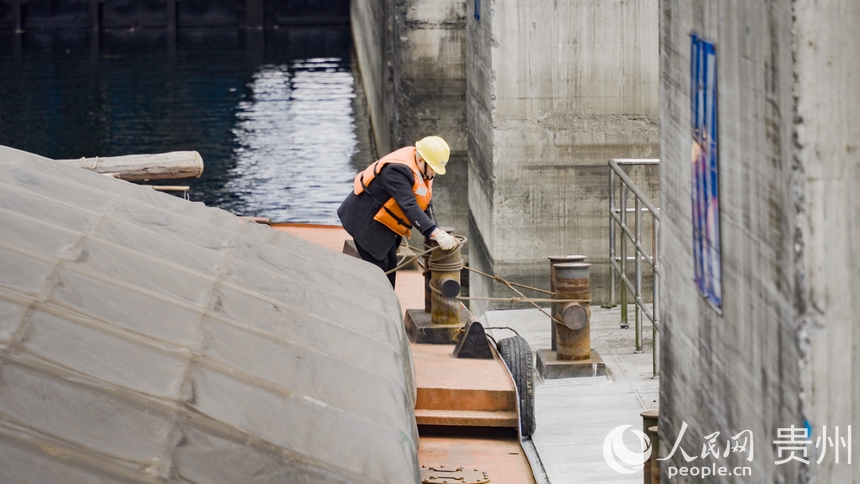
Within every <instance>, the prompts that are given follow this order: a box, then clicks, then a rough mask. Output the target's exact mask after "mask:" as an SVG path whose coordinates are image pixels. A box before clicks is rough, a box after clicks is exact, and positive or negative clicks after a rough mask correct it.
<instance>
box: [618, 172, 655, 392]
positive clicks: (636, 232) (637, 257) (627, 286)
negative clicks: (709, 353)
mask: <svg viewBox="0 0 860 484" xmlns="http://www.w3.org/2000/svg"><path fill="white" fill-rule="evenodd" d="M659 163H660V160H657V159H617V158H613V159H611V160H609V168H610V170H609V219H610V222H609V266H610V269H609V272H610V276H611V289H610V300H611V302H612V304H615V286H616V279H617V278H618V279H620V281H621V286H620V299H621V301H620V305H621V327H622V328H628V327H630V324H629V322H628V320H627V291H628V290H629V291H630V292H632V293H633V296H634V301H635V302H636V305H635V313H636V314H635V324H636V327H635V331H636V348H635V350H634V352H635V353H642V352H643V349H642V339H643V337H642V336H643V335H642V314H643V313H644V314H645V317H647V318H648V319H649V320H650V321H651V324H652V333H653V335H652V338H653V341H654V346H653V348H652V355H651V356H652V360H653V371H654V376H655V377H657V376H658V375H659V374H660V359H659V353H660V352H659V331H660V293H659V290H660V276H662V272H663V271H662V268H661V266H660V257H659V242H660V209H659V208H658V207H657V206H656V205H654V203H653V202H651V200H650V199H649V198H648V196H647V195H645V194H644V193H643V192H642V190H640V189H639V187H637V186H636V184H635V183H634V182H633V180H631V179H630V177H629V176H627V174H626V173H624V171H623V170H622V169H621V166H620V165H627V166H630V165H659ZM616 177H617V178H618V179H620V181H621V186H620V190H619V191H620V197H619V202H620V204H619V206H616V203H615V196H616V190H615V186H616V181H615V179H616ZM628 192H629V193H632V194H633V199H634V208H628V207H627V198H628V196H629V194H628ZM643 212H645V213H648V214H650V215H651V217H652V220H653V223H652V225H651V250H652V252H653V254H650V255H649V254H648V252H647V250H646V248H645V247H643V245H642V214H643ZM628 213H633V218H634V224H633V229H632V230H631V229H630V227H629V226H628V224H627V214H628ZM618 228H620V229H621V234H622V236H621V239H620V241H619V242H620V244H619V251H618V252H620V253H619V254H618V255H616V251H615V239H616V235H617V231H618ZM628 239H629V241H630V242H632V244H633V249H634V255H633V256H628V255H627V245H628ZM631 260H632V261H633V265H634V272H635V277H634V278H635V281H634V282H631V281H630V278H628V277H627V262H628V261H631ZM643 261H644V262H645V263H646V264H648V266H650V267H651V274H652V277H653V288H652V290H653V302H652V305H651V311H649V310H648V307H647V306H646V305H645V302H644V300H643V299H642V262H643Z"/></svg>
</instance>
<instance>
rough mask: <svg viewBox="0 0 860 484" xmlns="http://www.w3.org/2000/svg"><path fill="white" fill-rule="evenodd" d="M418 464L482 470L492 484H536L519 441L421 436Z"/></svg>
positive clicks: (511, 439)
mask: <svg viewBox="0 0 860 484" xmlns="http://www.w3.org/2000/svg"><path fill="white" fill-rule="evenodd" d="M418 462H419V463H420V464H421V465H425V466H436V465H445V466H446V467H448V466H453V467H457V466H463V467H464V468H470V469H480V470H482V471H487V473H489V475H490V483H491V484H534V482H535V480H534V475H533V474H532V469H531V466H529V462H528V459H526V456H525V454H524V452H523V449H522V447H520V443H519V441H517V439H516V438H504V437H498V438H479V437H447V436H445V437H442V436H421V442H420V444H419V447H418Z"/></svg>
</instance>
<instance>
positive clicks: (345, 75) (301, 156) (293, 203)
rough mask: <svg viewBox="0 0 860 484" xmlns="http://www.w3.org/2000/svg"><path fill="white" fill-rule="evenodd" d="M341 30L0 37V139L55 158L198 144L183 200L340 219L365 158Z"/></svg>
mask: <svg viewBox="0 0 860 484" xmlns="http://www.w3.org/2000/svg"><path fill="white" fill-rule="evenodd" d="M356 72H357V68H356V65H355V61H354V59H353V55H352V44H351V36H350V31H349V27H348V26H332V27H296V28H293V27H291V28H281V29H275V30H269V31H266V32H252V33H251V34H250V35H249V34H248V33H247V32H245V31H243V30H233V29H230V30H201V31H183V30H180V32H179V33H178V34H177V35H176V37H174V38H171V37H169V36H168V34H167V33H166V32H165V31H162V30H155V31H146V30H138V31H121V32H116V31H114V32H104V33H102V34H101V37H100V38H94V37H91V36H90V34H88V33H86V32H54V33H26V34H23V35H20V36H16V35H14V34H0V144H2V145H6V146H11V147H13V148H18V149H22V150H26V151H30V152H34V153H37V154H40V155H43V156H47V157H49V158H55V159H63V158H80V157H82V156H86V157H92V156H118V155H126V154H137V153H162V152H168V151H181V150H196V151H198V152H199V153H200V154H201V156H202V157H203V160H204V165H205V169H204V173H203V176H202V177H201V178H199V179H194V180H182V181H175V180H174V181H170V182H169V183H170V184H174V185H175V184H188V185H190V186H191V191H190V198H191V200H194V201H200V202H204V203H205V204H207V205H210V206H215V207H219V208H223V209H225V210H228V211H230V212H233V213H235V214H238V215H250V216H261V217H270V218H271V219H272V220H273V221H284V222H307V223H323V224H337V223H339V222H338V219H337V215H336V214H335V210H336V209H337V207H338V205H339V204H340V202H341V200H343V198H344V197H345V196H346V194H347V193H348V192H349V190H350V189H351V186H352V179H353V177H354V176H355V173H356V172H357V171H358V170H359V169H363V168H364V167H365V166H367V164H369V163H370V162H371V161H372V158H373V156H374V155H373V153H372V151H373V150H372V146H371V144H370V134H369V126H368V120H367V114H366V106H365V105H364V102H365V100H364V95H363V93H362V92H361V90H360V86H359V84H358V83H357V82H356Z"/></svg>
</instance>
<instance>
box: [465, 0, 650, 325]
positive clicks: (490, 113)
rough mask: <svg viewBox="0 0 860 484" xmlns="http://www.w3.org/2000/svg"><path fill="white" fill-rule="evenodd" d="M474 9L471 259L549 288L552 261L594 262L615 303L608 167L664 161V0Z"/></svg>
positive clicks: (477, 288)
mask: <svg viewBox="0 0 860 484" xmlns="http://www.w3.org/2000/svg"><path fill="white" fill-rule="evenodd" d="M467 6H468V15H467V18H468V21H467V39H468V43H467V51H466V54H467V55H466V67H467V69H466V71H467V78H466V79H467V84H466V96H467V119H468V128H469V129H468V134H469V159H470V165H469V207H470V210H471V214H470V217H471V219H470V221H471V236H472V251H473V252H471V255H470V261H471V262H472V265H473V266H475V267H477V268H479V269H481V270H484V271H488V272H491V273H494V274H496V275H499V276H502V277H505V278H507V279H511V280H514V281H517V282H520V283H525V284H529V285H533V286H538V287H544V288H546V287H548V286H549V271H548V267H549V263H548V262H547V259H546V257H547V256H550V255H560V254H573V253H577V254H585V255H586V256H587V257H588V260H589V261H590V262H591V263H592V264H593V265H592V292H593V299H594V301H595V302H602V301H605V300H606V299H607V298H608V294H609V284H608V273H609V264H608V226H609V222H608V220H609V216H608V206H609V205H608V204H609V194H608V173H609V172H608V170H609V168H608V167H607V161H608V160H609V159H610V158H656V157H658V124H657V111H658V104H657V85H658V69H657V66H658V55H657V46H658V36H657V18H658V16H657V12H658V11H657V0H632V1H624V2H603V1H597V0H593V1H577V2H541V1H527V0H498V1H494V2H489V1H481V2H480V4H479V9H480V10H479V14H480V19H475V16H474V14H475V10H474V9H475V3H474V2H467ZM651 180H652V183H651V189H652V190H655V189H656V183H654V182H656V177H652V178H651ZM478 250H480V254H476V253H475V252H476V251H478ZM475 279H476V278H473V279H472V281H471V282H472V287H471V289H472V294H473V295H479V296H492V295H494V294H495V295H498V294H497V293H498V291H496V289H497V286H492V285H491V284H490V283H488V282H487V281H486V280H483V281H481V280H475ZM506 294H510V293H506ZM504 306H505V305H504V304H499V303H482V302H475V303H473V304H472V310H473V312H476V313H478V314H480V313H481V312H483V311H484V310H486V309H489V308H493V307H504Z"/></svg>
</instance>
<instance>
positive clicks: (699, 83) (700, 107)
mask: <svg viewBox="0 0 860 484" xmlns="http://www.w3.org/2000/svg"><path fill="white" fill-rule="evenodd" d="M691 38H692V45H691V52H690V54H691V56H690V57H691V60H690V108H691V121H692V134H693V147H692V150H691V154H690V163H691V173H692V177H691V178H692V180H691V181H692V185H691V188H692V190H691V193H692V203H693V259H694V264H695V273H696V286H697V287H698V289H699V292H700V293H701V294H702V296H703V297H705V299H707V300H708V302H709V303H710V304H711V305H712V306H713V307H714V308H715V309H717V311H720V312H721V311H722V276H721V274H722V271H721V265H720V190H719V188H720V181H719V170H718V164H717V160H718V156H717V155H718V153H717V140H718V136H717V54H716V49H715V47H714V44H713V43H711V42H707V41H705V40H702V39H701V38H700V37H699V36H698V35H696V34H692V35H691Z"/></svg>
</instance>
